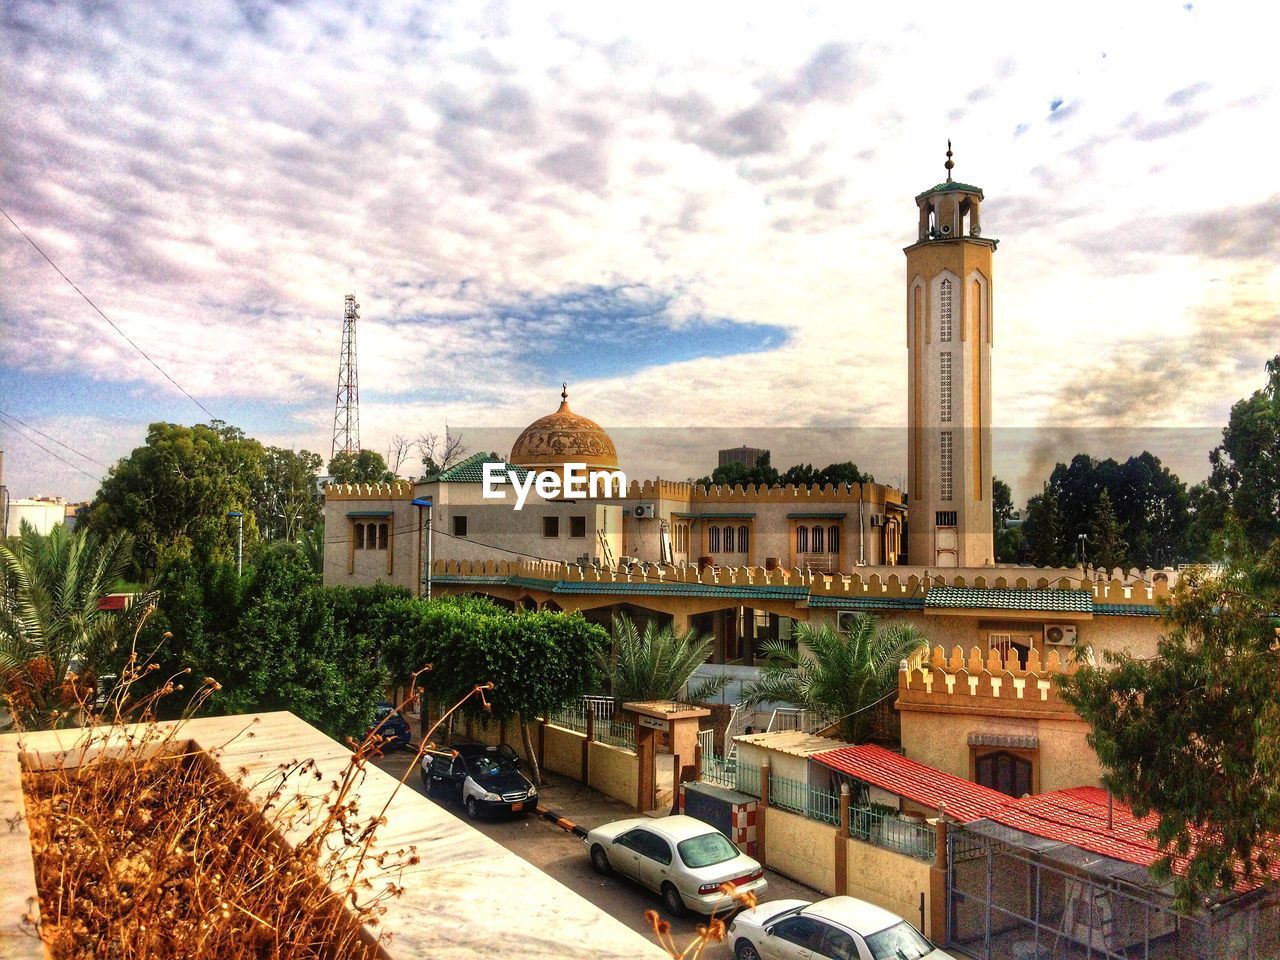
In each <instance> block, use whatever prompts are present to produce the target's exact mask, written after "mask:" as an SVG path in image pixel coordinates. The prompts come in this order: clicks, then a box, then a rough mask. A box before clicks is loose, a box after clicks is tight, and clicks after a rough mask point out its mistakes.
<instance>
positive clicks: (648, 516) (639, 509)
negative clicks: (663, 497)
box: [631, 503, 658, 520]
mask: <svg viewBox="0 0 1280 960" xmlns="http://www.w3.org/2000/svg"><path fill="white" fill-rule="evenodd" d="M657 513H658V511H657V508H656V507H654V505H653V504H652V503H637V504H636V505H635V506H634V507H632V508H631V515H632V516H633V517H635V518H636V519H637V520H652V519H653V518H654V517H655V516H657Z"/></svg>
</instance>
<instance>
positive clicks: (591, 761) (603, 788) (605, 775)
mask: <svg viewBox="0 0 1280 960" xmlns="http://www.w3.org/2000/svg"><path fill="white" fill-rule="evenodd" d="M547 729H548V730H550V727H548V728H547ZM589 749H590V753H589V754H588V760H587V766H588V771H587V778H588V780H589V781H590V782H589V783H588V784H587V786H589V787H591V788H592V789H593V790H599V791H600V792H601V793H603V794H605V795H606V796H610V797H613V798H614V799H615V800H621V801H622V802H623V803H625V804H627V805H628V806H635V802H636V793H637V790H638V779H639V775H640V759H639V758H638V757H637V756H636V755H635V754H634V753H632V752H631V751H630V750H623V749H622V748H621V747H612V746H610V745H609V744H607V743H592V744H591V746H590V747H589ZM579 772H581V771H579Z"/></svg>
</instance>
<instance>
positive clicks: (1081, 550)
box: [1076, 533, 1089, 570]
mask: <svg viewBox="0 0 1280 960" xmlns="http://www.w3.org/2000/svg"><path fill="white" fill-rule="evenodd" d="M1088 539H1089V537H1088V535H1087V534H1083V533H1082V534H1080V536H1079V538H1078V539H1077V541H1076V542H1077V543H1078V544H1079V553H1080V569H1081V570H1083V569H1084V545H1085V541H1086V540H1088Z"/></svg>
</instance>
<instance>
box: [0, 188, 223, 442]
mask: <svg viewBox="0 0 1280 960" xmlns="http://www.w3.org/2000/svg"><path fill="white" fill-rule="evenodd" d="M0 213H3V214H4V218H5V219H6V220H8V221H9V223H11V224H12V225H13V229H15V230H17V231H18V233H20V234H22V237H23V239H24V240H26V241H27V243H29V244H31V246H33V247H34V248H35V250H36V253H38V254H40V256H42V257H44V258H45V260H46V261H47V262H48V264H49V266H51V267H53V269H54V270H56V271H57V273H58V276H60V277H61V278H62V279H63V280H65V281H67V283H69V284H70V285H71V289H72V290H74V291H75V292H76V293H78V294H80V296H81V297H83V298H84V302H85V303H87V304H89V306H91V307H93V309H94V310H96V311H97V313H98V316H100V317H101V318H102V319H103V320H105V321H107V323H109V324H111V329H112V330H114V331H115V332H116V333H118V334H120V336H121V337H123V338H124V341H125V343H127V344H129V346H131V347H133V349H135V350H137V351H138V353H140V354H141V355H142V357H143V359H145V360H146V361H147V363H149V364H151V365H152V366H153V367H155V368H156V369H157V370H159V371H160V373H161V374H162V375H163V376H164V378H165V379H166V380H168V381H169V382H170V383H172V384H173V385H174V386H175V387H177V388H178V389H179V390H180V391H182V395H183V396H184V397H186V398H187V399H188V400H190V401H191V402H192V403H194V404H195V405H196V406H197V407H199V408H200V409H201V410H203V411H204V412H205V414H206V415H207V416H208V417H209V419H210V420H216V419H218V418H217V417H215V416H214V415H213V413H212V412H211V411H210V410H209V408H208V407H206V406H205V405H204V404H203V403H201V402H200V401H199V400H197V399H196V398H195V397H193V396H192V395H191V394H189V393H187V391H186V389H185V388H184V387H183V386H182V384H180V383H179V382H178V381H177V380H175V379H173V377H171V376H169V374H168V373H166V372H165V370H164V368H163V367H161V366H160V364H158V363H156V362H155V361H154V360H152V359H151V357H150V356H148V355H147V351H145V350H143V349H142V348H141V347H140V346H138V345H137V344H136V343H134V342H133V341H132V340H130V339H129V335H128V334H126V333H125V332H124V331H123V330H121V329H120V328H119V327H118V326H116V324H115V321H114V320H112V319H111V318H110V317H108V316H107V315H106V314H105V313H103V312H102V310H101V309H100V308H99V307H98V305H97V304H96V303H94V302H93V301H92V300H90V299H89V295H88V294H86V293H85V292H84V291H83V290H81V289H80V288H79V287H77V286H76V284H75V281H74V280H72V279H71V278H70V277H68V276H67V275H66V274H65V273H63V272H62V268H61V267H59V266H58V265H57V264H56V263H54V262H53V259H52V258H51V257H50V256H49V255H48V254H47V253H45V252H44V250H42V249H41V248H40V244H38V243H36V242H35V241H34V240H32V239H31V237H29V236H28V235H27V232H26V231H25V230H23V229H22V228H21V227H20V226H18V223H17V221H15V220H14V219H13V217H11V216H9V211H7V210H5V209H4V208H3V207H0Z"/></svg>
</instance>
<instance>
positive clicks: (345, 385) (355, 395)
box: [329, 293, 360, 459]
mask: <svg viewBox="0 0 1280 960" xmlns="http://www.w3.org/2000/svg"><path fill="white" fill-rule="evenodd" d="M359 319H360V304H358V303H356V295H355V294H354V293H348V294H347V302H346V309H345V311H344V312H343V316H342V352H341V353H340V354H339V355H338V399H337V405H336V409H335V411H334V415H333V450H332V451H331V452H330V454H329V458H330V459H333V457H336V456H337V455H338V454H339V453H359V452H360V383H359V378H358V377H357V375H356V321H357V320H359Z"/></svg>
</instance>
